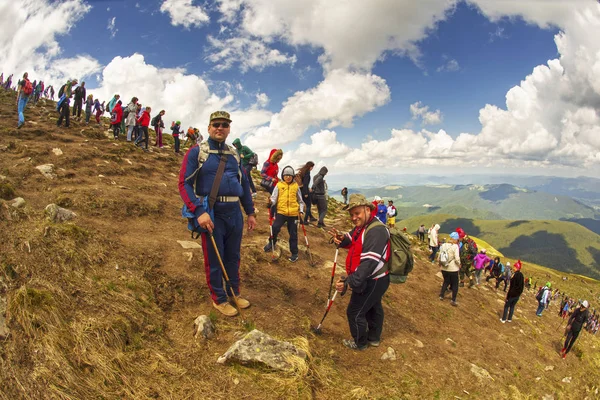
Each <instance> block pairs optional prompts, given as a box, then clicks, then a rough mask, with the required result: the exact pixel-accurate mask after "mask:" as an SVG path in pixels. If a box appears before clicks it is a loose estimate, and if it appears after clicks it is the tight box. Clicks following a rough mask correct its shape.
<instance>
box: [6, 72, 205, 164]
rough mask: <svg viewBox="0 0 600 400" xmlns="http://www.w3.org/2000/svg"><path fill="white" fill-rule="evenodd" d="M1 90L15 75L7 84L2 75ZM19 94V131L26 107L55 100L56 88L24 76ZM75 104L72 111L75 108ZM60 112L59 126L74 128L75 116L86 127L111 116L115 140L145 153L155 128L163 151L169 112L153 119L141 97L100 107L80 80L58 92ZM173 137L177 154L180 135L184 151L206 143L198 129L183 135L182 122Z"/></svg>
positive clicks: (9, 85) (173, 127)
mask: <svg viewBox="0 0 600 400" xmlns="http://www.w3.org/2000/svg"><path fill="white" fill-rule="evenodd" d="M0 87H2V88H4V89H6V90H8V89H13V87H12V75H10V76H9V77H8V78H7V80H6V82H4V74H3V73H2V74H1V75H0ZM14 90H16V92H17V111H18V114H19V117H18V123H17V128H21V127H22V126H23V124H24V123H25V115H24V111H25V108H26V106H27V105H28V104H29V103H30V102H31V103H33V105H35V104H36V103H37V101H38V100H39V99H40V98H41V96H43V97H45V98H46V99H48V100H52V101H53V100H54V88H53V87H52V86H48V87H45V86H44V82H42V81H40V82H37V81H33V83H32V82H31V81H30V80H29V76H28V73H27V72H25V73H24V74H23V77H22V79H20V80H19V81H18V82H17V85H16V86H15V87H14ZM71 103H73V104H72V107H71ZM56 111H57V112H58V114H59V117H58V120H57V121H56V126H59V127H60V126H62V125H63V122H64V126H65V127H66V128H69V127H70V124H71V121H70V119H71V116H72V117H73V118H75V119H77V120H80V119H81V114H82V112H84V117H85V125H88V124H89V123H90V119H91V117H92V115H94V117H95V120H96V124H97V125H98V126H101V125H102V123H101V121H100V118H101V117H102V116H103V115H104V113H105V112H108V113H109V115H110V129H111V131H112V133H113V137H114V139H115V140H118V139H119V135H120V134H124V135H125V136H126V140H127V142H132V143H133V144H135V145H136V146H139V147H141V148H142V149H143V150H144V151H148V145H149V131H148V129H149V127H150V126H151V127H153V128H154V132H155V135H156V140H155V143H154V146H156V147H158V148H162V147H163V136H162V135H163V129H164V128H165V125H164V121H163V117H164V115H165V110H160V111H159V112H158V113H156V114H155V115H154V117H152V116H151V113H152V108H151V107H149V106H146V107H143V106H142V104H141V103H140V102H139V99H138V98H137V97H133V98H132V99H131V101H130V102H129V103H128V104H127V105H124V104H123V102H122V100H121V98H120V95H119V94H115V95H114V96H113V97H112V98H111V99H110V101H109V102H108V103H106V101H103V102H102V103H100V100H99V99H98V98H94V96H93V94H89V95H88V94H87V91H86V87H85V82H81V84H79V82H78V80H77V79H69V80H67V82H66V83H65V84H64V85H62V86H61V87H60V89H59V90H58V99H57V104H56ZM170 130H171V135H172V136H173V141H174V149H175V153H176V154H182V153H181V151H180V150H181V140H180V135H181V136H183V135H185V138H186V140H185V143H184V147H185V146H187V145H188V144H189V145H195V144H197V143H199V142H201V141H202V140H203V137H202V135H201V134H200V131H199V130H198V129H197V128H193V127H191V126H190V127H189V128H188V129H187V131H186V132H184V131H183V128H182V126H181V122H180V121H172V122H171V127H170Z"/></svg>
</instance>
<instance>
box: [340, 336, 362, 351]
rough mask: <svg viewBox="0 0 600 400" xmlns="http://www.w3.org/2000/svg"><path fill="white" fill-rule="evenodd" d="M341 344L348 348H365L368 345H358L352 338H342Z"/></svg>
mask: <svg viewBox="0 0 600 400" xmlns="http://www.w3.org/2000/svg"><path fill="white" fill-rule="evenodd" d="M342 344H343V345H344V346H346V347H347V348H349V349H350V350H360V351H362V350H365V349H366V348H367V347H368V346H364V347H358V345H357V344H356V342H355V341H354V339H343V340H342Z"/></svg>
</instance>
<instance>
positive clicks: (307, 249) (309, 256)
mask: <svg viewBox="0 0 600 400" xmlns="http://www.w3.org/2000/svg"><path fill="white" fill-rule="evenodd" d="M298 220H299V221H300V225H302V232H303V233H304V241H305V242H306V253H307V254H308V264H309V265H310V266H311V267H314V266H315V262H314V261H313V257H312V254H311V252H310V246H309V245H308V236H306V228H305V227H304V221H303V219H302V214H298Z"/></svg>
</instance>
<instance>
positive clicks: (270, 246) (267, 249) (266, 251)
mask: <svg viewBox="0 0 600 400" xmlns="http://www.w3.org/2000/svg"><path fill="white" fill-rule="evenodd" d="M263 250H264V251H265V253H268V252H270V251H271V250H273V246H272V244H271V241H270V240H269V243H267V244H266V246H265V247H263Z"/></svg>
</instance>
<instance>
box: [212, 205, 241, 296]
mask: <svg viewBox="0 0 600 400" xmlns="http://www.w3.org/2000/svg"><path fill="white" fill-rule="evenodd" d="M225 204H226V207H227V208H230V207H231V208H230V209H229V210H227V211H224V212H219V210H218V208H219V203H217V204H216V206H215V219H214V221H213V222H214V224H215V228H214V230H213V237H214V238H215V242H216V243H217V248H218V249H219V254H220V255H221V259H222V260H223V265H224V266H225V271H227V276H228V277H229V282H230V284H231V286H230V285H229V284H226V288H225V289H224V288H223V271H222V270H221V266H220V265H219V259H218V258H217V253H216V252H215V248H214V246H213V244H212V241H211V240H210V237H209V236H208V235H207V234H206V233H203V234H202V252H203V253H204V269H205V271H206V283H207V284H208V288H209V290H210V295H211V297H212V300H213V301H214V302H215V303H217V304H221V303H224V302H226V301H227V296H228V294H229V295H231V290H232V288H233V290H234V292H235V294H236V296H237V295H239V294H240V275H239V267H240V246H241V244H242V233H243V231H244V218H243V217H242V211H241V210H240V208H239V204H236V207H234V206H231V205H230V204H234V203H225ZM225 290H227V291H225Z"/></svg>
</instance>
